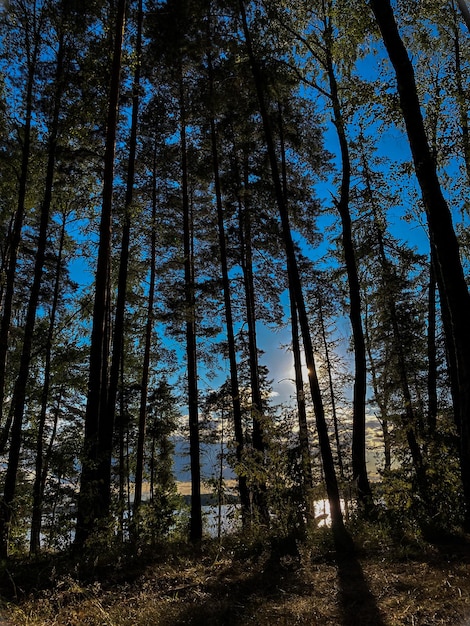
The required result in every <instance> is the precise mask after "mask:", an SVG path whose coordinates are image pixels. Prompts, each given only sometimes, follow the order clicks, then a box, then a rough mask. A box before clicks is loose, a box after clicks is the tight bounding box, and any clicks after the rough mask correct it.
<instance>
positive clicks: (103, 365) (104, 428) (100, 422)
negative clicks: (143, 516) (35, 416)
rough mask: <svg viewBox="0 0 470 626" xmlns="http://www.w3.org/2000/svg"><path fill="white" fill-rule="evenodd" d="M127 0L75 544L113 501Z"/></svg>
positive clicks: (112, 104)
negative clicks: (115, 229) (112, 385)
mask: <svg viewBox="0 0 470 626" xmlns="http://www.w3.org/2000/svg"><path fill="white" fill-rule="evenodd" d="M125 12H126V1H125V0H118V3H117V7H116V17H115V24H114V30H113V32H114V48H113V57H112V67H111V82H110V88H109V99H108V115H107V124H106V150H105V155H104V172H103V195H102V209H101V223H100V238H99V248H98V259H97V267H96V277H95V298H94V307H93V329H92V334H91V347H90V371H89V390H88V397H87V408H86V416H85V444H84V456H83V465H82V474H81V482H80V497H79V501H78V502H79V504H78V513H77V529H76V534H75V544H76V546H77V547H80V546H83V545H84V544H85V542H86V540H87V538H88V537H89V535H90V533H91V531H92V529H93V526H94V524H95V522H96V521H99V520H103V519H105V518H106V516H107V515H108V512H109V505H110V497H111V496H110V481H111V447H112V437H113V429H114V424H113V423H110V422H109V419H108V418H109V413H108V411H107V409H108V407H107V398H108V357H109V340H110V329H109V314H110V284H109V281H110V264H111V227H112V214H113V210H112V209H113V185H114V155H115V143H116V131H117V121H118V104H119V91H120V77H121V54H122V42H123V36H124V22H125Z"/></svg>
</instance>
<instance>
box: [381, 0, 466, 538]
mask: <svg viewBox="0 0 470 626" xmlns="http://www.w3.org/2000/svg"><path fill="white" fill-rule="evenodd" d="M461 5H462V3H459V6H460V7H461V9H462V6H461ZM370 6H371V8H372V11H373V12H374V15H375V18H376V20H377V23H378V25H379V28H380V31H381V33H382V37H383V40H384V43H385V47H386V49H387V52H388V55H389V57H390V60H391V62H392V64H393V67H394V69H395V74H396V78H397V88H398V94H399V97H400V106H401V109H402V113H403V119H404V121H405V126H406V131H407V135H408V139H409V142H410V147H411V152H412V156H413V162H414V167H415V171H416V176H417V179H418V183H419V185H420V188H421V193H422V196H423V200H424V205H425V209H426V214H427V219H428V226H429V234H430V238H431V243H432V245H433V246H434V247H435V252H436V278H437V284H438V287H439V294H440V300H441V303H443V304H442V306H444V307H445V308H446V309H447V313H448V318H449V319H448V323H447V324H446V325H445V327H444V330H445V334H446V342H447V347H448V350H449V352H451V351H452V352H454V353H455V362H456V364H457V378H458V388H459V394H458V395H459V398H458V400H459V406H458V407H457V408H458V411H459V414H458V415H456V423H457V424H458V427H459V430H460V433H459V434H460V466H461V477H462V485H463V492H464V501H465V508H466V512H465V529H466V530H468V531H470V324H469V323H468V320H469V319H470V295H469V293H468V288H467V284H466V281H465V276H464V272H463V268H462V263H461V259H460V252H459V245H458V241H457V237H456V235H455V231H454V227H453V223H452V216H451V213H450V210H449V207H448V205H447V202H446V201H445V199H444V196H443V194H442V190H441V187H440V183H439V179H438V176H437V170H436V163H435V161H434V159H433V156H432V153H431V150H430V148H429V143H428V140H427V137H426V132H425V128H424V122H423V117H422V114H421V108H420V102H419V99H418V94H417V89H416V82H415V78H414V71H413V66H412V64H411V61H410V59H409V56H408V53H407V50H406V48H405V46H404V44H403V41H402V39H401V37H400V34H399V32H398V28H397V24H396V22H395V16H394V13H393V9H392V7H391V4H390V1H389V0H370ZM455 408H456V407H454V409H455Z"/></svg>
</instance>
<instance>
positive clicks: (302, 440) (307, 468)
mask: <svg viewBox="0 0 470 626" xmlns="http://www.w3.org/2000/svg"><path fill="white" fill-rule="evenodd" d="M278 113H279V138H280V149H281V173H282V190H283V193H284V201H285V203H286V205H288V185H287V164H286V149H285V142H284V124H283V117H282V106H281V104H280V103H278ZM289 304H290V312H291V332H292V354H293V357H294V379H295V380H294V382H295V391H296V399H297V413H298V422H299V446H300V458H301V461H302V481H303V491H304V501H305V510H306V512H307V524H311V523H312V522H313V520H314V517H315V503H314V501H313V496H312V490H313V473H312V458H311V454H310V441H309V434H308V422H307V407H306V403H305V391H304V380H303V375H302V357H301V350H300V340H299V316H298V313H297V306H296V303H295V296H294V292H293V290H292V286H291V285H289Z"/></svg>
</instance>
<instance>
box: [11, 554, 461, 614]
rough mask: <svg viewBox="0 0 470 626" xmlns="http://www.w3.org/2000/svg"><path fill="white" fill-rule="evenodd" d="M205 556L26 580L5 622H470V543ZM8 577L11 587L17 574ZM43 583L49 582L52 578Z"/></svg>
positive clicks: (172, 557)
mask: <svg viewBox="0 0 470 626" xmlns="http://www.w3.org/2000/svg"><path fill="white" fill-rule="evenodd" d="M211 552H212V554H211ZM204 553H205V556H203V557H197V556H192V557H191V556H189V555H188V556H179V557H178V556H175V554H173V555H172V556H170V557H167V558H163V557H161V558H159V559H157V560H154V562H153V563H148V564H146V565H141V564H139V563H138V560H137V559H134V561H133V562H132V564H131V565H129V564H126V565H122V566H120V567H117V568H115V569H112V568H109V567H108V568H107V569H106V570H101V571H100V572H99V573H98V572H97V571H96V572H95V575H94V580H93V579H92V578H91V577H90V576H87V577H84V576H83V575H78V574H77V572H75V575H74V576H72V575H70V574H64V575H56V574H55V573H54V570H52V571H49V572H48V573H47V577H48V578H47V580H48V581H49V583H48V585H46V584H44V585H42V588H34V586H32V583H31V581H30V583H29V584H30V586H31V588H30V589H28V590H26V589H23V588H21V585H20V582H21V581H20V580H18V581H17V583H15V586H16V591H17V595H18V596H19V598H18V599H17V600H16V601H10V602H9V603H8V604H7V603H6V602H4V603H3V605H1V604H0V607H1V608H0V625H5V626H6V625H7V624H8V625H9V626H10V625H11V626H26V625H28V626H40V625H41V626H42V625H44V626H46V625H51V626H52V625H61V626H86V625H89V626H178V625H181V626H183V625H185V626H186V625H190V624H192V625H197V624H200V625H203V626H224V625H227V626H235V625H245V624H256V625H259V626H268V625H269V626H272V625H274V624H285V625H286V626H287V625H288V626H291V625H294V624H308V625H309V626H316V625H318V626H333V625H334V626H367V625H370V626H401V625H409V626H430V625H433V624H443V625H448V626H451V625H452V626H463V625H464V624H466V620H470V551H469V549H468V547H465V546H450V547H447V548H446V549H444V550H441V551H439V550H437V549H436V548H433V549H431V548H429V547H428V548H427V549H425V550H423V551H422V552H421V553H420V554H414V555H413V557H412V558H411V557H409V556H408V557H407V558H404V556H403V554H401V555H397V554H396V553H395V554H394V556H391V555H384V552H380V551H377V550H376V551H374V553H372V552H370V553H369V554H367V555H366V554H365V553H364V554H363V556H362V557H360V558H359V559H350V560H346V561H344V562H341V563H337V562H335V560H334V558H333V557H332V555H331V554H330V555H329V556H327V557H325V556H322V555H321V554H320V553H318V552H313V551H308V550H304V551H303V554H302V556H301V558H300V561H299V560H296V559H292V558H290V557H279V556H278V555H275V554H274V555H273V554H272V553H271V552H270V551H268V550H261V549H260V550H258V553H256V551H253V550H252V551H251V552H250V551H249V550H248V549H246V550H244V551H243V550H240V549H237V547H236V546H235V547H232V549H231V550H230V549H228V548H227V549H225V550H219V551H218V552H214V548H213V546H212V547H208V549H207V550H205V551H204ZM8 576H9V580H10V585H12V584H13V583H14V579H15V574H13V573H12V572H8ZM41 576H42V577H43V580H44V581H45V576H46V575H45V573H44V571H42V572H41ZM54 577H55V578H54ZM85 578H86V579H87V582H85ZM36 579H37V580H39V573H38V574H36ZM80 579H81V580H82V582H79V580H80ZM5 585H6V586H8V582H7V583H4V584H3V588H4V589H6V586H5ZM40 587H41V585H40ZM2 618H3V621H2ZM468 623H469V624H470V621H469V622H468Z"/></svg>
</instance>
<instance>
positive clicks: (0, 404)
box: [0, 12, 43, 524]
mask: <svg viewBox="0 0 470 626" xmlns="http://www.w3.org/2000/svg"><path fill="white" fill-rule="evenodd" d="M26 19H27V16H26ZM42 22H43V12H41V14H40V16H39V21H38V22H37V23H36V16H34V29H33V30H34V32H33V36H34V42H33V47H32V50H31V51H29V50H27V54H28V56H29V58H28V78H27V83H26V93H25V122H24V126H23V129H22V130H23V132H22V149H21V170H20V175H19V181H18V182H19V184H18V202H17V207H16V213H15V217H14V221H13V224H12V229H11V237H10V241H9V242H8V258H7V265H6V280H5V294H4V300H3V309H2V320H1V324H0V426H2V418H3V408H4V400H5V383H6V368H7V355H8V338H9V334H10V324H11V314H12V305H13V295H14V289H15V277H16V265H17V258H18V248H19V245H20V241H21V230H22V228H23V220H24V213H25V201H26V191H27V181H28V174H29V159H30V148H31V122H32V116H33V89H34V82H35V79H36V72H37V62H38V57H39V51H40V43H41V36H42ZM26 30H28V29H26ZM26 38H27V43H26V45H29V37H28V36H27V37H26ZM2 427H3V433H2V436H1V441H0V452H3V451H4V449H5V445H6V442H7V440H8V435H9V430H10V427H11V419H8V420H7V423H6V424H5V425H3V426H2ZM0 524H1V522H0Z"/></svg>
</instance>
